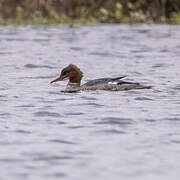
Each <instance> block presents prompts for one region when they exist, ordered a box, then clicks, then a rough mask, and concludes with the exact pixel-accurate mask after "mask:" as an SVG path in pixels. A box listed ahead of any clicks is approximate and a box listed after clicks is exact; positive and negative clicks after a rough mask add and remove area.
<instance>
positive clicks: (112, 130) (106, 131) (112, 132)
mask: <svg viewBox="0 0 180 180" xmlns="http://www.w3.org/2000/svg"><path fill="white" fill-rule="evenodd" d="M95 132H96V133H103V134H125V132H124V131H119V130H116V129H110V130H103V131H95Z"/></svg>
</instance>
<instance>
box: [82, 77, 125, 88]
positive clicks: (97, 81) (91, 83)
mask: <svg viewBox="0 0 180 180" xmlns="http://www.w3.org/2000/svg"><path fill="white" fill-rule="evenodd" d="M125 77H126V76H120V77H116V78H101V79H94V80H91V81H88V82H87V83H85V84H83V85H82V86H95V85H100V84H104V83H110V82H112V83H113V82H117V84H119V83H120V84H121V83H122V82H124V81H121V80H120V79H122V78H125Z"/></svg>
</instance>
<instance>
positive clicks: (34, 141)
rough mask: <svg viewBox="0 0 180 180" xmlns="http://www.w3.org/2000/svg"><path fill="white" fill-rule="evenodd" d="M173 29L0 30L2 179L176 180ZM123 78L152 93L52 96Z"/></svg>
mask: <svg viewBox="0 0 180 180" xmlns="http://www.w3.org/2000/svg"><path fill="white" fill-rule="evenodd" d="M179 40H180V26H167V25H151V26H149V25H141V26H135V25H134V26H129V25H95V26H88V25H86V26H80V25H78V26H76V27H75V28H69V27H68V26H57V27H56V26H55V27H53V26H52V27H43V26H42V27H37V26H34V27H31V26H29V27H11V26H7V27H2V26H1V27H0V62H1V66H0V71H1V76H0V82H1V87H0V107H1V108H0V137H1V138H0V172H1V173H0V179H1V180H4V179H6V180H10V179H14V180H21V179H22V180H24V179H28V180H34V179H36V180H46V179H60V178H61V179H65V180H84V179H86V180H92V179H95V180H104V179H108V180H109V179H113V180H116V179H123V180H129V179H133V180H141V179H142V180H144V179H146V180H148V179H149V180H152V179H153V180H167V179H168V180H172V179H173V180H176V179H179V177H180V171H179V168H180V165H179V161H180V101H179V97H180V60H179V57H180V41H179ZM69 63H73V64H76V65H77V66H79V67H80V68H81V70H82V71H83V72H84V78H83V82H86V81H87V80H88V79H94V78H101V77H109V76H110V77H115V76H119V75H128V77H127V78H126V80H130V81H137V82H140V83H142V84H145V85H153V86H154V87H153V89H145V90H132V91H123V92H122V91H121V92H108V91H87V92H80V93H70V94H65V93H61V92H60V90H63V89H64V88H65V85H66V83H67V82H59V83H55V84H52V85H50V84H49V82H50V81H51V80H53V79H54V78H56V77H57V76H58V75H59V73H60V71H61V69H62V68H63V67H65V66H67V65H68V64H69Z"/></svg>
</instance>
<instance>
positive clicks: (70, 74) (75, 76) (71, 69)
mask: <svg viewBox="0 0 180 180" xmlns="http://www.w3.org/2000/svg"><path fill="white" fill-rule="evenodd" d="M82 77H83V73H82V72H81V71H80V69H79V68H78V67H77V66H76V65H74V64H69V65H68V66H67V67H65V68H64V69H63V70H62V71H61V75H60V76H59V77H58V78H57V79H55V80H53V81H51V83H54V82H57V81H64V80H69V81H70V82H71V83H78V84H80V83H81V79H82Z"/></svg>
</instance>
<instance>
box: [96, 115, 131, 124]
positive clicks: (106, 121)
mask: <svg viewBox="0 0 180 180" xmlns="http://www.w3.org/2000/svg"><path fill="white" fill-rule="evenodd" d="M94 124H112V125H116V124H117V125H130V124H133V120H131V119H128V118H115V117H106V118H103V119H102V120H101V121H99V122H95V123H94Z"/></svg>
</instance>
